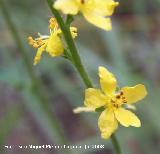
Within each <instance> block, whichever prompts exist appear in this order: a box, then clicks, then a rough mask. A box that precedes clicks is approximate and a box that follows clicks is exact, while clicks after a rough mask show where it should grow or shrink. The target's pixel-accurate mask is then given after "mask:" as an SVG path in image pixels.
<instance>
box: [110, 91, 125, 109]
mask: <svg viewBox="0 0 160 154" xmlns="http://www.w3.org/2000/svg"><path fill="white" fill-rule="evenodd" d="M111 103H112V104H113V106H114V107H116V108H118V107H119V106H121V105H122V104H126V103H127V101H126V98H125V97H124V94H123V91H120V92H119V93H118V94H116V95H115V98H112V99H111Z"/></svg>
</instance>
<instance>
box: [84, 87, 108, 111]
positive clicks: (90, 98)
mask: <svg viewBox="0 0 160 154" xmlns="http://www.w3.org/2000/svg"><path fill="white" fill-rule="evenodd" d="M106 103H107V98H106V96H104V95H103V94H102V93H101V91H100V90H98V89H94V88H88V89H86V91H85V101H84V104H85V106H87V107H90V108H94V109H96V108H99V107H101V106H104V105H105V104H106Z"/></svg>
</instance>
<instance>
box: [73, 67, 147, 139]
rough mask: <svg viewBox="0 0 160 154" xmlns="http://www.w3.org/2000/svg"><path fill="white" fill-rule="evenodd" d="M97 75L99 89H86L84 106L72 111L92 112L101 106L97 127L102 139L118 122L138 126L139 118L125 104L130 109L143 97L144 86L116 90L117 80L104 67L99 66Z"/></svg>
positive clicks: (109, 134)
mask: <svg viewBox="0 0 160 154" xmlns="http://www.w3.org/2000/svg"><path fill="white" fill-rule="evenodd" d="M99 77H100V85H101V89H94V88H88V89H86V91H85V101H84V105H85V107H79V108H76V109H75V110H74V112H75V113H79V112H82V111H85V112H93V111H96V110H98V109H101V108H102V109H103V111H102V113H101V115H100V117H99V119H98V127H99V129H100V131H101V136H102V138H104V139H108V138H109V137H110V136H111V135H112V134H113V133H114V131H115V130H116V129H117V128H118V122H119V123H120V124H121V125H123V126H125V127H129V126H134V127H140V126H141V122H140V120H139V119H138V117H137V116H136V115H135V114H134V113H132V112H131V111H129V110H127V109H126V105H128V106H129V108H128V109H130V108H131V106H132V105H133V104H134V103H136V102H137V101H140V100H141V99H143V98H144V97H145V96H146V95H147V90H146V88H145V86H144V85H142V84H138V85H136V86H134V87H123V88H121V90H119V91H116V88H117V80H116V78H115V76H114V75H113V74H112V73H111V72H109V71H108V70H107V69H106V68H104V67H99Z"/></svg>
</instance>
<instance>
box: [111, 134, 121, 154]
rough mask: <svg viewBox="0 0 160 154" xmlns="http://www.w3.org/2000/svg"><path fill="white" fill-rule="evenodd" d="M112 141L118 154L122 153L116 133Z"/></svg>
mask: <svg viewBox="0 0 160 154" xmlns="http://www.w3.org/2000/svg"><path fill="white" fill-rule="evenodd" d="M111 141H112V144H113V146H114V149H116V154H121V148H120V146H119V143H118V140H117V138H116V136H115V135H114V134H113V135H112V136H111Z"/></svg>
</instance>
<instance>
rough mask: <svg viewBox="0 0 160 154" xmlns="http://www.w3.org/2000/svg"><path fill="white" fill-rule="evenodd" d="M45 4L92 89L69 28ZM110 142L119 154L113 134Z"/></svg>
mask: <svg viewBox="0 0 160 154" xmlns="http://www.w3.org/2000/svg"><path fill="white" fill-rule="evenodd" d="M47 2H48V5H49V7H50V9H51V11H52V13H53V14H54V16H55V18H56V20H57V22H58V24H59V26H60V28H61V30H62V32H63V35H64V38H65V40H66V43H67V45H68V48H69V49H70V52H71V54H72V56H73V60H74V64H75V67H76V68H77V70H78V72H79V74H80V76H81V78H82V79H83V81H84V83H85V85H86V87H87V88H92V87H93V85H92V82H91V80H90V79H89V76H88V74H87V73H86V71H85V69H84V67H83V65H82V62H81V59H80V56H79V54H78V51H77V48H76V46H75V44H74V41H73V39H72V35H71V32H70V27H68V26H66V24H65V22H64V21H63V19H62V17H61V15H60V14H59V12H58V11H57V10H56V9H54V7H53V1H52V0H47ZM111 140H112V144H113V146H114V149H115V151H116V154H121V150H120V146H119V143H118V141H117V139H116V136H115V135H114V134H113V135H112V136H111Z"/></svg>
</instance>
